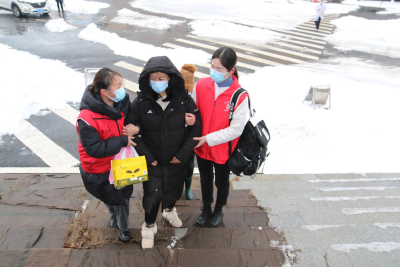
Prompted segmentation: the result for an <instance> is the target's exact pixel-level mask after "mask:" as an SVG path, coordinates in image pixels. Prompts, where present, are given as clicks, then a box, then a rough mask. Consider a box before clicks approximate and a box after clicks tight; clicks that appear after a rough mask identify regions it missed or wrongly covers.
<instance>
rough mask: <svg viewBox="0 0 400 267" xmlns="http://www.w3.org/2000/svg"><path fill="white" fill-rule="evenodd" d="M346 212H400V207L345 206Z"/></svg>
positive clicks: (344, 211)
mask: <svg viewBox="0 0 400 267" xmlns="http://www.w3.org/2000/svg"><path fill="white" fill-rule="evenodd" d="M342 212H343V213H345V214H350V215H353V214H366V213H394V212H400V208H398V207H386V208H354V209H353V208H345V209H342Z"/></svg>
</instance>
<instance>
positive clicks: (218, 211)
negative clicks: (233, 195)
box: [208, 207, 224, 228]
mask: <svg viewBox="0 0 400 267" xmlns="http://www.w3.org/2000/svg"><path fill="white" fill-rule="evenodd" d="M223 216H224V213H223V212H222V208H218V207H216V208H215V209H214V213H213V214H212V216H211V220H210V224H209V225H208V226H209V227H210V228H217V227H219V226H220V225H221V222H222V217H223Z"/></svg>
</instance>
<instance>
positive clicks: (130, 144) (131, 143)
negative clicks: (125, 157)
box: [126, 136, 136, 147]
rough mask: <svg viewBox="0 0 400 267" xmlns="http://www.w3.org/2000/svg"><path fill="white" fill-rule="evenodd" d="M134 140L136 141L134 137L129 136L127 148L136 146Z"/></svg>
mask: <svg viewBox="0 0 400 267" xmlns="http://www.w3.org/2000/svg"><path fill="white" fill-rule="evenodd" d="M133 139H135V137H134V136H132V137H129V136H128V144H127V145H126V147H129V146H136V143H135V142H133V141H132V140H133Z"/></svg>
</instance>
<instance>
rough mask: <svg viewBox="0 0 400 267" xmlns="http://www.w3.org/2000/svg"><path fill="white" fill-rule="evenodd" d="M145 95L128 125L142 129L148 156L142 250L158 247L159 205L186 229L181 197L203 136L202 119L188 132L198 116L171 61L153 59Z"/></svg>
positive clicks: (142, 150) (143, 80)
mask: <svg viewBox="0 0 400 267" xmlns="http://www.w3.org/2000/svg"><path fill="white" fill-rule="evenodd" d="M139 89H140V93H139V94H138V97H137V98H136V99H135V100H134V101H133V102H132V104H131V109H130V112H129V115H128V116H127V117H126V124H133V125H136V126H139V128H140V133H139V134H140V138H139V137H136V138H135V143H136V144H137V146H136V147H135V148H136V150H137V152H138V153H139V155H145V156H146V161H147V165H148V171H149V181H147V182H144V183H143V191H144V192H143V203H142V204H143V209H144V210H145V223H144V224H143V226H142V237H143V239H142V247H143V248H151V247H153V245H154V241H153V238H154V234H155V233H156V232H157V225H156V224H155V222H156V218H157V214H158V209H159V206H160V203H162V215H163V217H164V218H165V219H166V220H168V221H169V222H170V223H171V225H172V226H174V227H181V226H182V221H181V220H180V219H179V218H178V215H177V212H176V208H175V202H176V201H177V200H178V199H179V198H180V197H181V195H182V191H183V185H184V181H185V177H186V164H187V163H188V160H189V158H190V156H191V155H192V153H193V148H194V147H195V146H196V145H197V141H194V140H193V137H199V136H200V135H201V119H200V117H197V118H196V122H195V124H194V125H192V126H188V127H186V125H185V114H186V113H192V114H195V115H196V114H197V116H199V115H198V112H196V111H197V107H196V104H195V103H194V101H193V100H192V99H191V98H190V97H189V96H188V94H187V92H186V90H185V85H184V80H183V78H182V76H181V74H180V72H179V71H178V70H177V69H176V67H175V66H174V65H173V64H172V62H171V61H170V60H169V58H168V57H165V56H161V57H153V58H151V59H150V60H149V61H148V62H147V64H146V66H145V67H144V69H143V71H142V73H141V74H140V77H139Z"/></svg>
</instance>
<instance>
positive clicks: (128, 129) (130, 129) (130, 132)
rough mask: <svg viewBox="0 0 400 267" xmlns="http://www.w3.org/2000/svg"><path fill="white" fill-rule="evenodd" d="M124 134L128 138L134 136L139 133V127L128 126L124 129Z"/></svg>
mask: <svg viewBox="0 0 400 267" xmlns="http://www.w3.org/2000/svg"><path fill="white" fill-rule="evenodd" d="M122 133H123V134H124V135H127V136H133V135H135V134H138V133H139V127H137V126H135V125H133V124H128V125H126V126H124V127H123V128H122Z"/></svg>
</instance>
